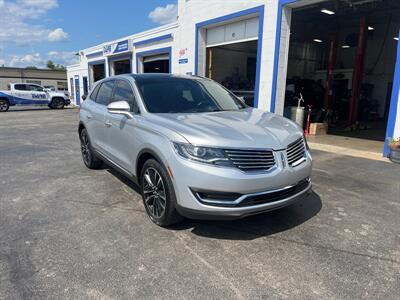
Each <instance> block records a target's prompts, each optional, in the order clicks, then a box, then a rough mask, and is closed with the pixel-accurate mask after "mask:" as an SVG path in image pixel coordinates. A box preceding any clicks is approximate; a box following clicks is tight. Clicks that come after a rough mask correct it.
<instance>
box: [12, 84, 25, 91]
mask: <svg viewBox="0 0 400 300" xmlns="http://www.w3.org/2000/svg"><path fill="white" fill-rule="evenodd" d="M14 89H16V90H17V91H27V90H28V89H27V86H26V84H15V85H14Z"/></svg>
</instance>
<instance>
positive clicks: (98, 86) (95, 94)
mask: <svg viewBox="0 0 400 300" xmlns="http://www.w3.org/2000/svg"><path fill="white" fill-rule="evenodd" d="M100 86H101V84H98V85H96V86H95V88H94V90H93V91H92V93H91V94H90V99H92V100H93V101H96V96H97V93H98V91H99V88H100Z"/></svg>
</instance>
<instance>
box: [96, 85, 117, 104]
mask: <svg viewBox="0 0 400 300" xmlns="http://www.w3.org/2000/svg"><path fill="white" fill-rule="evenodd" d="M113 87H114V81H113V80H111V81H106V82H103V83H102V84H101V87H100V89H99V92H98V93H97V96H96V102H97V103H99V104H102V105H108V104H109V103H110V101H111V96H112V91H113Z"/></svg>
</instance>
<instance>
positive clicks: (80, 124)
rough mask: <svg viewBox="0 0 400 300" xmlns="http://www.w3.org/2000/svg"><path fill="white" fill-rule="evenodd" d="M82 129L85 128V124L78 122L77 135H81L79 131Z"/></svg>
mask: <svg viewBox="0 0 400 300" xmlns="http://www.w3.org/2000/svg"><path fill="white" fill-rule="evenodd" d="M83 129H86V127H85V124H83V122H82V121H81V122H79V126H78V133H79V135H81V132H82V130H83Z"/></svg>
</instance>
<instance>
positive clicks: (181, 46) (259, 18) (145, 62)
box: [67, 0, 400, 153]
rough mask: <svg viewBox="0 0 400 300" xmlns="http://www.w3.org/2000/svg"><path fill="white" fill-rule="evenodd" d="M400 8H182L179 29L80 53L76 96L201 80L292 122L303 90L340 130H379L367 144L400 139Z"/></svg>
mask: <svg viewBox="0 0 400 300" xmlns="http://www.w3.org/2000/svg"><path fill="white" fill-rule="evenodd" d="M398 2H399V1H397V0H388V1H385V2H382V1H378V0H368V1H365V0H362V1H361V0H346V1H345V0H339V1H333V0H247V1H212V0H210V1H202V0H178V18H177V21H176V23H173V24H169V25H165V26H162V27H158V28H154V29H151V30H148V31H145V32H141V33H137V34H133V35H131V36H127V37H123V38H119V39H116V40H114V41H108V42H104V43H103V44H100V45H97V46H94V47H91V48H87V49H83V50H81V51H79V56H80V63H79V64H77V65H72V66H69V67H68V69H67V70H68V81H69V91H70V93H71V95H73V96H74V99H73V100H72V101H73V102H74V103H75V104H77V105H79V104H80V101H81V100H80V97H81V95H82V94H87V93H88V90H89V89H90V87H91V86H92V84H93V82H95V81H97V80H99V79H101V78H104V77H107V76H112V75H116V74H122V73H143V72H169V73H175V74H193V75H199V76H206V77H210V78H212V79H214V80H216V81H219V82H220V83H222V84H224V85H225V86H227V87H228V88H230V89H231V90H233V91H234V92H235V93H238V94H240V95H242V96H245V98H246V99H247V102H248V103H249V104H250V105H253V106H255V107H258V108H260V109H264V110H268V111H272V112H276V113H278V114H283V113H284V108H285V101H286V106H289V102H288V101H290V100H288V97H290V96H287V95H286V97H285V94H287V93H288V92H295V93H297V92H299V90H298V88H297V87H303V93H305V94H306V95H307V93H308V91H311V90H317V91H314V93H311V94H310V93H309V94H310V95H309V96H308V99H306V101H307V100H308V101H309V103H308V104H310V103H311V104H313V107H315V108H316V109H323V108H324V109H326V108H332V107H335V113H336V115H337V119H338V122H339V121H342V122H346V121H349V122H350V121H351V123H354V122H355V121H357V120H360V121H362V122H364V123H367V124H368V126H372V128H373V130H370V131H368V132H367V133H362V134H364V137H366V138H380V139H381V140H382V141H383V140H385V139H386V138H387V137H399V136H400V105H398V104H399V99H400V98H399V88H400V47H398V37H399V27H400V14H399V11H400V3H398ZM294 82H296V83H295V84H293V83H294ZM307 85H309V86H310V87H308V88H304V87H305V86H307ZM318 86H320V87H321V91H320V92H319V91H318ZM353 91H356V92H353ZM346 93H347V94H346ZM352 95H353V96H352ZM303 96H305V95H303ZM318 97H319V98H318ZM285 98H286V99H285ZM305 98H306V97H305ZM310 98H313V99H310ZM292 100H293V99H292ZM369 135H370V136H369ZM385 153H387V147H385Z"/></svg>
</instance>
